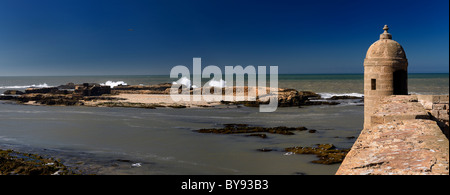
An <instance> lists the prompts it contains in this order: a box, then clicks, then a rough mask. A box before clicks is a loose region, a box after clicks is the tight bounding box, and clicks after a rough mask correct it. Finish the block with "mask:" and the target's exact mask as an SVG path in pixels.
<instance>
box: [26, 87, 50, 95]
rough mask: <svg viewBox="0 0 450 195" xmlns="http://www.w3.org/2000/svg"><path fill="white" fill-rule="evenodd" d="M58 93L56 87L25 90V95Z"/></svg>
mask: <svg viewBox="0 0 450 195" xmlns="http://www.w3.org/2000/svg"><path fill="white" fill-rule="evenodd" d="M57 91H58V88H57V87H45V88H27V89H25V93H27V94H30V93H55V92H57Z"/></svg>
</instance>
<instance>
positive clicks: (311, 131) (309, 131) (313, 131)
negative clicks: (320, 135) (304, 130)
mask: <svg viewBox="0 0 450 195" xmlns="http://www.w3.org/2000/svg"><path fill="white" fill-rule="evenodd" d="M316 132H317V130H315V129H310V130H308V133H316Z"/></svg>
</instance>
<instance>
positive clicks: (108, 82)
mask: <svg viewBox="0 0 450 195" xmlns="http://www.w3.org/2000/svg"><path fill="white" fill-rule="evenodd" d="M100 85H102V86H110V87H111V88H114V87H117V86H119V85H128V84H127V83H125V82H123V81H116V82H114V81H106V82H105V83H100Z"/></svg>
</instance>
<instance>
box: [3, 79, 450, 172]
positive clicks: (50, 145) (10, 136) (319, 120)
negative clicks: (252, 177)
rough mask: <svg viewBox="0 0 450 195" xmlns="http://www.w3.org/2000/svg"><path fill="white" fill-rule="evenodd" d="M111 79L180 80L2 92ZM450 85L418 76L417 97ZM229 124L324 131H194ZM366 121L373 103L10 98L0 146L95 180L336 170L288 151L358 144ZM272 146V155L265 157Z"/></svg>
mask: <svg viewBox="0 0 450 195" xmlns="http://www.w3.org/2000/svg"><path fill="white" fill-rule="evenodd" d="M107 81H111V82H118V81H121V82H124V83H127V84H130V85H137V84H158V83H164V82H173V81H174V80H171V79H169V78H168V76H81V77H0V90H3V91H5V90H7V89H19V90H23V89H24V88H25V87H28V86H33V85H34V86H36V87H39V86H43V87H46V86H58V85H60V84H65V83H68V82H73V83H83V82H93V83H106V82H107ZM15 87H17V88H15ZM279 87H283V88H294V89H297V90H309V91H315V92H318V93H320V94H321V95H322V96H332V95H342V94H350V95H355V96H358V95H359V96H361V95H362V93H363V88H362V75H280V76H279ZM448 88H449V86H448V74H426V75H422V74H420V75H419V74H418V75H410V77H409V89H410V90H409V91H410V92H411V93H420V94H448ZM3 91H0V93H2V92H3ZM228 123H244V124H249V125H254V126H264V127H275V126H289V127H299V126H305V127H307V128H308V129H315V130H317V131H316V132H315V133H310V132H308V131H297V132H294V133H295V135H275V134H268V138H266V139H262V138H259V137H246V136H244V135H239V134H234V135H220V134H201V133H198V132H195V131H194V130H197V129H201V128H220V127H222V125H223V124H228ZM362 125H363V106H361V104H360V103H359V104H358V103H352V102H348V103H345V102H344V103H343V104H339V105H334V106H328V105H323V106H305V107H301V108H298V107H282V108H278V109H277V111H276V112H273V113H260V112H258V108H250V107H239V108H238V107H236V106H232V107H227V106H219V107H215V108H188V109H174V108H157V109H139V108H95V107H65V106H28V105H19V104H15V103H12V102H8V101H0V148H2V149H15V150H18V151H24V152H34V153H38V154H41V155H44V156H49V157H54V158H60V159H61V160H62V161H63V162H64V163H66V164H68V165H69V166H72V167H78V168H79V169H80V170H82V171H84V172H85V173H93V174H211V175H214V174H277V175H279V174H282V175H289V174H334V173H335V172H336V170H337V169H338V167H339V164H334V165H319V164H313V163H311V161H313V160H315V159H317V157H316V156H315V155H292V154H290V153H286V152H285V151H284V148H286V147H294V146H314V145H315V144H322V143H330V144H334V145H335V146H336V147H338V148H350V147H351V146H352V144H353V143H354V141H355V140H356V139H355V138H356V137H358V135H359V133H360V131H361V129H362ZM262 148H265V149H272V151H270V152H261V151H258V149H262Z"/></svg>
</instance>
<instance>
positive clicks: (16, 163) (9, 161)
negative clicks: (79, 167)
mask: <svg viewBox="0 0 450 195" xmlns="http://www.w3.org/2000/svg"><path fill="white" fill-rule="evenodd" d="M73 174H76V173H75V172H74V171H72V170H70V169H69V168H68V167H66V166H65V165H64V164H62V163H61V162H60V161H57V160H54V159H50V158H43V157H41V156H39V155H36V154H29V153H21V152H16V151H13V150H0V175H73Z"/></svg>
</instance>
